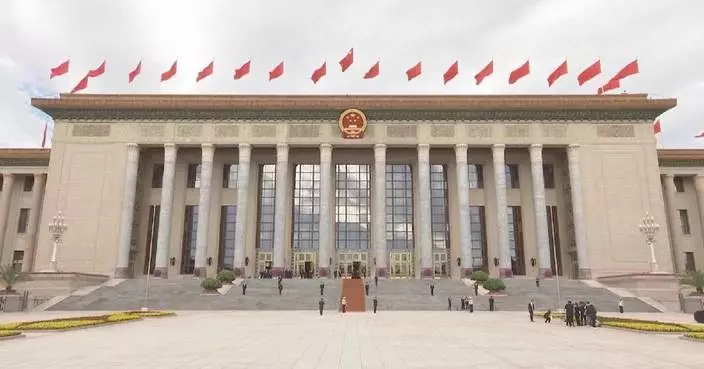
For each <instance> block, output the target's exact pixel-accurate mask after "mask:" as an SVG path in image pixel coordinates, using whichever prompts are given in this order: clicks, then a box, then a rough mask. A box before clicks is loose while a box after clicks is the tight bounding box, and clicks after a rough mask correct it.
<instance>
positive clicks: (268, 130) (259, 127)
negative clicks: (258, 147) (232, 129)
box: [252, 124, 276, 138]
mask: <svg viewBox="0 0 704 369" xmlns="http://www.w3.org/2000/svg"><path fill="white" fill-rule="evenodd" d="M252 137H255V138H262V137H276V125H275V124H255V125H253V126H252Z"/></svg>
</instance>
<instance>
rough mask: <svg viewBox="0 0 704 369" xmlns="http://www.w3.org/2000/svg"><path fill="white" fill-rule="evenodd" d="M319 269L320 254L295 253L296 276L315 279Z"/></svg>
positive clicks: (294, 266)
mask: <svg viewBox="0 0 704 369" xmlns="http://www.w3.org/2000/svg"><path fill="white" fill-rule="evenodd" d="M317 269H318V253H315V252H294V253H293V272H294V276H296V277H300V278H313V277H315V274H316V271H317Z"/></svg>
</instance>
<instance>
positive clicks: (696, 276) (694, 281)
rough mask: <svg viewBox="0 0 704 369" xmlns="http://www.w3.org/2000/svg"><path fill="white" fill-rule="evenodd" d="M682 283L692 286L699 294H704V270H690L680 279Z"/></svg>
mask: <svg viewBox="0 0 704 369" xmlns="http://www.w3.org/2000/svg"><path fill="white" fill-rule="evenodd" d="M680 284H685V285H688V286H692V287H694V288H695V289H696V290H697V294H700V295H702V294H704V270H695V271H691V272H689V273H688V274H687V275H686V276H685V277H683V278H682V279H680Z"/></svg>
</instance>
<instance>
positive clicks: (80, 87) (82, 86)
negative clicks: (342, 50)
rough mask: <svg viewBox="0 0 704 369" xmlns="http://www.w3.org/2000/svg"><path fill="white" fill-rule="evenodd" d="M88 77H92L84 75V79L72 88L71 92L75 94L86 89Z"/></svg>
mask: <svg viewBox="0 0 704 369" xmlns="http://www.w3.org/2000/svg"><path fill="white" fill-rule="evenodd" d="M88 77H90V76H89V75H86V76H85V77H83V79H82V80H81V81H80V82H78V84H77V85H76V87H74V88H73V90H71V93H72V94H75V93H76V92H78V91H81V90H85V89H86V88H88Z"/></svg>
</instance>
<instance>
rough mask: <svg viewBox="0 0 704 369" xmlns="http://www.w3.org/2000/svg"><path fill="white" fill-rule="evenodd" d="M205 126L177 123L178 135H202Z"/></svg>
mask: <svg viewBox="0 0 704 369" xmlns="http://www.w3.org/2000/svg"><path fill="white" fill-rule="evenodd" d="M202 132H203V126H202V125H200V124H179V125H176V137H200V135H201V133H202Z"/></svg>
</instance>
